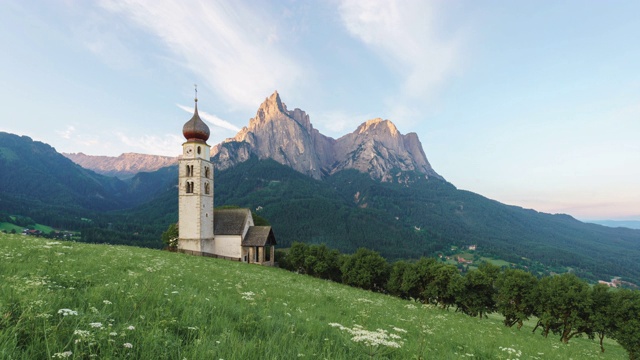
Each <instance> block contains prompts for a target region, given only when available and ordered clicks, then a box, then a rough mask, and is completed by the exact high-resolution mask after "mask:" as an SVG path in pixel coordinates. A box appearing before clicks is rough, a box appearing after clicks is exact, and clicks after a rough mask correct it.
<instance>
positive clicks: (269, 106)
mask: <svg viewBox="0 0 640 360" xmlns="http://www.w3.org/2000/svg"><path fill="white" fill-rule="evenodd" d="M278 113H287V107H286V105H284V104H283V103H282V100H280V94H278V92H277V91H274V92H273V94H271V96H269V97H268V98H266V99H265V100H264V101H263V102H262V104H260V107H259V108H258V112H257V113H256V117H255V118H256V119H261V120H264V119H265V118H269V117H271V116H273V115H276V114H278Z"/></svg>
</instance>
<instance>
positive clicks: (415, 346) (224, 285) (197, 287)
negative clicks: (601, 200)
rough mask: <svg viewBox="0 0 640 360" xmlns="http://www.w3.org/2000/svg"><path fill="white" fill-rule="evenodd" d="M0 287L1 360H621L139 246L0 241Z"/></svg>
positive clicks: (589, 345)
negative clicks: (464, 359) (593, 359)
mask: <svg viewBox="0 0 640 360" xmlns="http://www.w3.org/2000/svg"><path fill="white" fill-rule="evenodd" d="M0 276H1V280H2V281H1V282H0V359H50V358H68V359H88V358H99V359H113V358H131V359H226V360H229V359H294V358H295V359H297V358H310V359H367V358H392V359H460V358H473V359H575V360H578V359H589V358H596V359H624V358H627V354H626V352H625V351H624V350H623V349H622V348H621V347H620V346H618V345H617V344H616V343H615V342H612V341H610V342H609V343H607V344H606V345H605V347H606V349H607V350H606V352H605V353H604V354H601V353H600V351H599V346H598V344H597V343H596V342H594V341H591V340H588V339H583V338H578V339H572V340H571V342H570V344H568V345H563V344H562V343H560V341H558V339H557V338H556V337H555V336H553V337H551V336H550V337H549V338H548V339H544V338H543V337H542V336H540V335H539V334H532V333H531V326H530V325H529V326H527V325H525V327H523V329H522V330H520V331H518V330H517V329H515V328H514V329H510V328H506V327H504V326H503V325H502V323H501V321H500V318H499V317H496V318H490V319H477V318H471V317H468V316H466V315H463V314H460V313H455V312H454V311H445V310H441V309H437V308H433V307H425V306H422V305H421V304H417V303H412V302H409V301H404V300H400V299H397V298H394V297H391V296H386V295H382V294H377V293H371V292H367V291H363V290H358V289H354V288H349V287H347V286H344V285H340V284H336V283H332V282H328V281H324V280H319V279H315V278H311V277H307V276H303V275H297V274H294V273H290V272H287V271H284V270H281V269H275V268H265V267H260V266H256V265H247V264H242V263H236V262H230V261H225V260H218V259H209V258H200V257H193V256H188V255H183V254H176V253H168V252H161V251H157V250H150V249H142V248H135V247H127V246H109V245H91V244H81V243H72V242H58V241H51V240H46V239H38V238H32V237H26V236H21V235H6V234H0ZM338 324H340V325H338ZM378 329H379V330H378ZM376 344H377V345H376Z"/></svg>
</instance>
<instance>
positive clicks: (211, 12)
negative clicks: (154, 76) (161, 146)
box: [101, 0, 302, 109]
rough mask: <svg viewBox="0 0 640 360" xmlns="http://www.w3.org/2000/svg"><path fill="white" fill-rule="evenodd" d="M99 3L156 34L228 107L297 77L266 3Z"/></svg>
mask: <svg viewBox="0 0 640 360" xmlns="http://www.w3.org/2000/svg"><path fill="white" fill-rule="evenodd" d="M101 6H102V7H103V8H104V9H106V10H108V11H110V12H112V13H115V14H120V15H122V16H124V17H125V18H127V19H129V20H130V21H131V22H132V23H133V24H136V25H137V26H139V27H141V28H143V29H144V30H146V31H148V32H149V33H151V34H152V35H153V36H155V37H157V38H158V39H160V41H161V42H162V43H163V44H164V45H165V46H166V48H167V49H169V51H170V52H171V53H172V54H173V58H172V59H170V60H171V61H175V62H177V63H179V64H181V65H182V66H184V67H185V68H187V69H189V70H190V71H192V72H193V73H194V74H196V75H197V76H198V77H199V78H202V79H204V81H205V82H206V85H208V87H210V88H211V89H213V90H214V91H215V92H216V93H217V94H218V95H219V96H220V97H221V98H222V99H224V101H226V102H227V103H228V104H229V105H230V106H231V107H232V108H242V109H253V108H254V107H255V104H256V103H259V101H260V100H261V99H262V98H264V94H269V93H271V92H273V90H274V89H281V90H285V91H287V90H289V91H292V90H291V88H292V86H293V84H295V82H296V81H297V80H299V78H300V77H301V76H302V67H301V66H299V65H298V64H297V63H296V62H295V61H294V60H293V59H292V58H291V57H289V56H288V55H287V50H288V49H286V48H285V47H284V46H285V45H282V44H281V42H280V40H279V39H280V36H279V35H278V31H277V27H276V26H274V21H273V18H274V17H273V16H269V14H268V11H269V10H270V8H269V6H268V4H265V5H263V6H262V7H259V6H257V5H255V4H254V5H253V6H248V5H244V4H242V3H240V2H236V1H231V2H225V1H204V0H203V1H198V0H193V1H170V0H142V1H134V0H116V1H103V2H101Z"/></svg>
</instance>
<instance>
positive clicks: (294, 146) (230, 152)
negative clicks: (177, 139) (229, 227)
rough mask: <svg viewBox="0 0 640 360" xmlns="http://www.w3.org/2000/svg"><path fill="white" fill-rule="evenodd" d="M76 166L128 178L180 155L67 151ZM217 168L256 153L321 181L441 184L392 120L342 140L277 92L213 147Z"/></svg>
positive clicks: (411, 136) (413, 137) (367, 125)
mask: <svg viewBox="0 0 640 360" xmlns="http://www.w3.org/2000/svg"><path fill="white" fill-rule="evenodd" d="M63 155H64V156H66V157H67V158H69V159H71V160H72V161H73V162H75V163H76V164H78V165H80V166H82V167H84V168H86V169H90V170H93V171H95V172H97V173H99V174H102V175H107V176H115V177H118V178H120V179H128V178H131V177H133V176H134V175H135V174H137V173H138V172H148V171H155V170H158V169H160V168H162V167H166V166H171V165H175V164H176V163H177V161H178V158H177V157H167V156H158V155H146V154H136V153H124V154H121V155H120V156H118V157H110V156H93V155H85V154H83V153H63ZM211 155H212V158H213V160H214V164H215V166H216V168H217V169H219V170H225V169H228V168H230V167H233V166H236V165H237V164H239V163H242V162H245V161H247V160H248V159H249V158H250V157H251V156H252V155H254V156H257V157H258V158H259V159H273V160H275V161H277V162H278V163H280V164H283V165H286V166H289V167H291V168H293V169H294V170H296V171H298V172H300V173H303V174H305V175H308V176H310V177H312V178H314V179H322V178H324V177H326V176H328V175H331V174H334V173H336V172H338V171H341V170H347V169H355V170H358V171H360V172H362V173H367V174H369V176H370V177H371V178H372V179H375V180H380V181H383V182H388V181H395V180H398V181H401V179H403V180H406V179H407V178H409V177H407V176H402V175H403V174H404V173H406V172H412V173H418V174H422V175H424V176H426V177H433V178H437V179H441V180H443V177H442V176H440V175H439V174H438V173H436V172H435V170H434V169H433V168H432V167H431V165H430V164H429V161H428V160H427V156H426V155H425V153H424V150H423V148H422V144H421V143H420V140H419V139H418V135H417V134H416V133H408V134H406V135H403V134H401V133H400V132H399V131H398V129H397V128H396V126H395V125H394V124H393V123H392V122H391V121H389V120H382V119H380V118H376V119H372V120H368V121H366V122H364V123H362V124H361V125H360V126H358V128H357V129H356V130H355V131H354V132H352V133H350V134H346V135H344V136H342V137H340V138H339V139H337V140H336V139H333V138H331V137H328V136H325V135H323V134H321V133H320V131H318V130H317V129H315V128H314V127H313V125H312V124H311V121H310V119H309V115H308V114H307V113H306V112H305V111H303V110H300V109H298V108H295V109H293V110H288V109H287V106H286V104H285V103H283V102H282V100H281V99H280V95H279V94H278V92H277V91H276V92H274V93H273V94H272V95H271V96H269V97H268V98H266V99H265V101H264V102H263V103H262V104H261V105H260V107H259V108H258V111H257V112H256V116H255V117H253V118H251V119H250V120H249V124H248V126H246V127H244V128H242V129H241V130H240V131H239V132H238V133H237V134H236V136H235V137H233V138H229V139H226V140H225V141H223V142H222V143H220V144H217V145H215V146H214V147H213V149H212V152H211Z"/></svg>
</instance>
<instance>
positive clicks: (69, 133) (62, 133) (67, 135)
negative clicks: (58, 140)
mask: <svg viewBox="0 0 640 360" xmlns="http://www.w3.org/2000/svg"><path fill="white" fill-rule="evenodd" d="M75 131H76V128H75V127H74V126H73V125H69V126H67V128H66V129H64V130H56V134H58V135H60V137H62V138H64V139H71V136H72V135H73V133H74V132H75Z"/></svg>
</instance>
